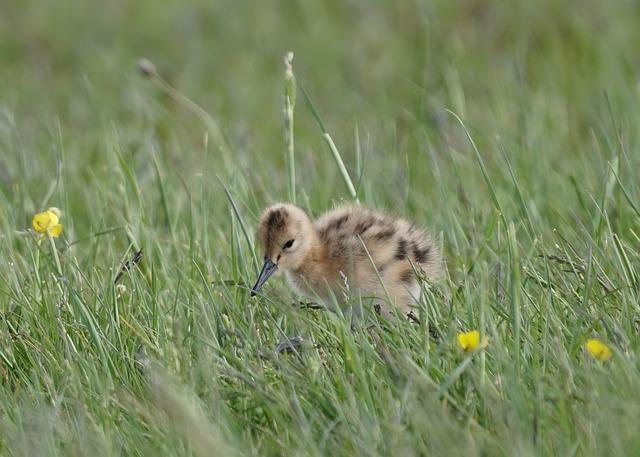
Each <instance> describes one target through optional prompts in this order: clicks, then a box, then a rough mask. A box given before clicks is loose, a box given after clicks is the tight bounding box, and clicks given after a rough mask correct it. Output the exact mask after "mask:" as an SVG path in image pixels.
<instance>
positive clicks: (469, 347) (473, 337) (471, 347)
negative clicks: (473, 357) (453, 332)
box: [458, 330, 489, 352]
mask: <svg viewBox="0 0 640 457" xmlns="http://www.w3.org/2000/svg"><path fill="white" fill-rule="evenodd" d="M458 344H459V345H460V347H461V348H462V349H463V350H464V351H465V352H472V351H475V350H476V349H478V348H485V347H487V346H488V345H489V338H487V337H486V336H485V337H483V338H482V341H480V332H479V331H477V330H473V331H471V332H461V333H458Z"/></svg>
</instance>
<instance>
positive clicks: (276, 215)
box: [265, 209, 287, 230]
mask: <svg viewBox="0 0 640 457" xmlns="http://www.w3.org/2000/svg"><path fill="white" fill-rule="evenodd" d="M286 219H287V212H286V211H285V210H283V209H274V210H272V211H271V212H270V213H269V215H268V216H267V219H266V222H265V223H266V226H267V228H268V229H269V230H281V229H282V228H283V227H284V224H285V222H286Z"/></svg>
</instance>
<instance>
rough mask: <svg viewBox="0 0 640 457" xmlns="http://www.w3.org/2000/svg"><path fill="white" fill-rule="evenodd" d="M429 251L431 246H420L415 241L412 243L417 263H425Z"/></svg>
mask: <svg viewBox="0 0 640 457" xmlns="http://www.w3.org/2000/svg"><path fill="white" fill-rule="evenodd" d="M430 252H431V246H427V247H424V248H421V247H420V246H418V244H417V243H414V244H413V256H414V258H415V259H416V262H418V263H426V262H427V260H428V259H429V253H430Z"/></svg>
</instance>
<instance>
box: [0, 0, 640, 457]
mask: <svg viewBox="0 0 640 457" xmlns="http://www.w3.org/2000/svg"><path fill="white" fill-rule="evenodd" d="M639 25H640V8H639V6H638V4H637V3H635V2H631V1H621V0H616V1H612V2H606V3H604V2H596V1H583V2H577V1H567V2H556V1H551V0H542V1H538V2H498V1H480V0H476V1H472V2H450V1H439V0H434V1H429V2H418V1H407V2H386V1H356V0H348V1H331V0H327V1H323V2H302V1H276V2H269V3H266V2H263V3H258V2H243V1H230V0H229V1H199V0H190V1H180V2H179V1H167V2H162V3H159V2H152V1H150V0H140V1H136V2H127V1H122V0H121V1H110V2H95V1H94V2H91V1H85V2H81V1H78V0H57V1H49V0H40V1H24V2H13V3H11V2H4V3H3V4H2V5H0V81H2V83H1V84H0V230H1V232H0V296H1V297H2V300H1V302H0V312H1V314H2V322H1V323H0V359H1V362H2V364H1V369H0V377H1V379H2V388H1V391H0V427H1V428H2V431H3V433H2V435H1V437H0V446H1V447H0V449H2V452H3V453H7V454H11V455H35V454H43V455H54V454H60V455H90V454H100V455H109V454H117V455H158V454H162V455H185V454H186V455H190V454H193V455H215V454H219V455H230V454H232V453H236V454H238V455H283V454H289V455H324V454H336V455H347V454H365V455H375V454H381V455H390V454H396V453H400V454H406V455H412V454H413V455H428V454H432V455H462V454H464V455H514V454H516V453H517V454H519V455H631V454H633V452H634V449H636V448H637V445H638V444H639V443H638V437H637V436H636V435H637V434H636V432H635V430H636V429H637V427H636V424H637V422H638V419H640V407H639V406H638V404H637V402H636V401H633V400H634V399H636V398H637V392H638V388H639V387H640V372H639V368H640V366H639V364H638V356H637V353H638V350H640V345H639V344H638V322H639V321H638V309H639V305H640V302H639V301H638V287H639V286H638V273H637V269H638V261H639V259H640V256H639V255H638V244H639V242H640V238H639V236H638V231H639V230H640V227H639V225H640V224H639V222H640V213H639V208H640V196H639V195H640V194H639V189H638V183H637V170H638V165H639V162H640V158H639V154H638V146H639V138H638V134H639V132H640V128H639V127H638V125H640V114H639V113H640V110H638V105H639V103H638V102H639V99H640V92H639V87H640V86H639V84H638V83H639V79H638V75H639V71H640V55H639V54H638V52H637V46H636V45H635V43H638V42H639V39H640V27H639ZM288 51H293V52H294V53H295V58H294V61H293V65H294V72H295V74H296V76H297V78H298V81H299V82H300V83H301V84H302V85H303V86H304V88H305V90H306V91H307V92H308V94H309V96H310V98H311V100H312V101H313V104H314V106H315V109H316V110H317V112H318V114H319V116H320V118H321V119H322V122H323V123H324V125H325V127H326V129H327V130H328V132H329V133H330V134H331V136H332V138H333V139H334V141H335V143H336V145H337V147H338V149H339V150H340V153H341V154H342V157H343V159H344V161H345V163H346V165H347V168H348V170H349V171H350V173H351V176H352V178H353V179H354V181H355V182H356V183H357V186H358V196H359V198H360V201H361V202H363V203H366V204H368V205H371V206H375V207H378V208H381V209H386V210H388V211H390V212H392V213H398V214H402V215H404V216H406V217H407V218H410V219H412V220H414V221H415V222H417V223H419V224H422V225H425V226H429V227H431V228H433V230H434V231H435V232H436V233H438V234H440V236H441V238H442V240H443V246H444V252H445V256H446V260H447V267H448V271H449V277H448V278H447V280H446V281H444V282H443V283H442V284H440V285H438V288H437V292H436V293H434V294H426V295H425V297H424V300H423V303H421V304H420V314H421V316H422V319H421V324H420V325H414V326H408V325H404V324H399V323H395V324H393V323H391V324H389V323H387V324H386V325H390V327H391V328H390V329H387V330H383V329H382V328H380V326H379V325H378V324H375V325H376V327H375V328H376V329H377V330H378V332H376V333H374V334H373V335H372V334H371V333H369V332H366V331H364V330H363V331H358V330H356V331H354V332H352V331H351V330H350V329H349V326H348V324H347V323H345V322H344V321H343V320H341V319H340V318H339V317H338V316H333V315H328V314H327V313H321V312H312V311H308V310H298V309H296V308H293V307H291V306H290V303H292V302H293V297H292V295H291V294H290V292H288V289H287V287H286V286H285V285H284V283H283V281H280V282H274V285H273V286H271V287H270V288H268V289H267V293H266V296H265V297H262V298H260V299H259V300H249V298H248V294H247V293H246V289H245V288H244V286H243V285H245V284H248V283H250V282H251V281H252V280H253V279H254V275H255V269H254V265H253V263H252V260H251V259H252V257H251V247H250V246H249V243H247V242H246V240H245V236H244V233H245V231H246V232H248V233H249V235H251V234H252V232H253V229H254V226H255V222H256V218H257V215H258V214H259V211H260V210H261V209H262V208H263V207H264V206H265V205H268V204H270V203H272V202H274V201H277V200H284V199H287V178H286V176H287V174H286V166H285V159H286V147H285V140H284V127H283V125H284V121H283V86H284V64H283V57H284V55H285V54H286V53H287V52H288ZM141 57H144V58H148V59H150V60H151V61H152V62H154V64H155V65H156V67H157V69H158V71H159V72H160V74H161V75H162V76H163V77H164V78H166V79H167V81H169V82H170V84H172V85H173V86H174V87H176V88H177V89H178V90H179V91H180V92H181V93H183V94H185V95H186V96H188V97H189V98H190V99H192V100H193V101H195V102H196V103H198V104H199V105H200V106H201V107H203V108H204V109H205V110H206V111H207V112H208V113H209V114H210V115H211V116H212V117H213V119H215V121H216V122H217V123H218V125H219V126H220V128H221V130H222V131H223V134H224V136H225V138H226V141H227V143H228V144H229V145H230V150H229V151H228V152H221V151H219V150H218V148H217V147H216V144H214V142H212V141H211V137H210V136H207V134H206V132H207V129H206V125H205V124H204V123H203V122H201V119H199V118H198V117H197V116H194V114H193V113H191V112H190V111H189V110H187V109H185V106H184V105H182V104H180V103H177V102H176V101H175V100H174V99H172V98H171V97H169V96H167V94H166V93H165V92H163V91H162V90H160V89H159V88H158V86H157V85H154V84H153V83H152V81H150V80H149V79H146V78H144V77H142V76H141V75H140V73H139V72H138V70H137V68H136V62H137V60H138V59H139V58H141ZM447 110H450V111H451V112H453V113H455V114H456V115H457V116H459V117H460V119H462V121H463V122H464V126H465V127H466V129H468V132H469V134H470V136H471V137H472V138H473V140H474V142H475V144H476V145H477V148H478V154H477V155H476V153H475V152H474V149H473V147H472V145H471V144H470V142H469V141H468V138H467V136H466V134H465V130H464V128H463V126H462V125H461V124H460V123H459V122H458V121H457V120H456V118H455V116H454V115H453V114H452V113H451V112H450V111H447ZM295 155H296V179H297V195H298V203H299V204H301V205H302V206H303V207H305V208H306V209H308V210H309V211H310V212H311V213H312V214H315V215H317V214H319V213H321V212H323V211H325V210H326V209H329V208H331V207H332V206H333V205H335V204H339V203H340V202H342V201H348V200H350V198H349V193H348V191H347V188H346V187H345V186H344V183H343V181H342V179H341V176H340V173H339V172H338V170H337V168H336V166H335V163H334V162H333V160H332V159H331V155H330V152H329V150H328V148H327V146H326V144H325V143H324V140H323V138H322V135H321V131H320V129H319V127H318V125H317V124H316V120H315V119H314V116H313V115H312V113H311V111H310V110H309V108H308V106H306V105H305V102H304V98H303V97H302V95H301V93H300V92H299V93H298V97H297V105H296V109H295ZM482 167H485V169H486V175H484V174H483V172H482ZM222 183H223V184H224V185H225V186H226V188H227V189H228V190H229V193H230V195H231V197H232V198H233V201H234V204H235V205H236V207H237V209H238V212H239V216H240V217H236V216H234V215H233V214H234V213H233V211H232V209H231V207H230V204H229V200H228V199H227V197H226V195H225V193H224V191H223V185H222ZM49 206H57V207H59V208H61V209H62V210H63V212H64V214H63V219H62V223H63V224H64V225H65V228H64V234H63V237H62V238H61V239H59V240H57V249H58V251H59V254H60V258H61V262H62V270H63V271H62V275H60V274H59V273H60V272H58V271H57V268H56V266H55V263H54V261H53V257H52V255H51V246H49V245H48V244H47V243H43V244H41V245H37V244H36V243H35V242H34V240H33V239H32V238H31V237H29V236H26V235H25V234H24V233H20V231H23V230H25V229H27V228H28V227H29V225H30V220H31V217H32V215H33V214H34V213H36V212H38V211H41V210H44V209H46V208H47V207H49ZM138 248H143V250H144V256H145V259H144V261H143V263H142V265H141V269H140V270H136V271H135V272H133V273H131V274H129V275H126V277H125V278H124V281H123V282H122V283H123V284H124V285H126V287H127V291H126V292H125V293H124V294H123V293H118V292H117V291H116V289H115V288H114V286H113V278H114V276H115V274H116V273H117V270H118V269H119V266H120V264H121V262H122V261H123V260H124V259H125V258H126V257H128V256H130V255H131V251H132V250H133V249H138ZM541 255H552V256H556V257H555V259H556V260H554V259H546V258H544V257H540V256H541ZM557 259H561V260H562V262H564V263H562V262H559V261H558V260H557ZM427 316H428V317H427ZM427 319H428V320H429V321H430V322H431V324H432V325H434V326H435V327H436V328H437V329H438V332H439V333H440V338H439V339H437V340H432V339H430V337H429V332H428V331H427V324H426V321H427ZM474 328H481V329H482V331H483V332H487V333H488V334H489V336H490V338H491V343H490V346H489V348H488V349H487V351H486V354H484V353H483V354H476V355H472V356H468V357H465V356H464V355H463V354H461V353H460V351H459V350H458V348H456V347H455V334H456V332H458V331H461V330H468V329H474ZM297 333H300V334H303V335H306V336H307V337H309V338H310V339H311V340H313V341H314V344H315V345H316V346H317V347H310V348H306V349H305V350H304V351H302V353H301V354H300V355H299V357H298V356H296V355H292V356H287V357H278V356H276V355H275V354H274V347H275V345H276V343H277V342H278V341H281V340H282V339H283V338H284V337H285V336H286V335H289V336H291V335H293V334H297ZM590 336H597V337H599V338H601V339H603V340H604V341H606V342H608V343H609V344H611V346H612V347H613V348H614V352H615V356H614V359H613V360H612V361H611V363H609V364H599V363H597V362H595V361H591V360H589V358H588V356H587V355H586V354H585V353H584V351H583V349H582V345H583V342H584V340H585V339H586V338H587V337H590ZM136 360H137V362H136ZM141 360H142V361H143V362H140V361H141ZM141 363H142V365H143V367H141V366H140V365H141Z"/></svg>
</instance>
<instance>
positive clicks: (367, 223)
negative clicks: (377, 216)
mask: <svg viewBox="0 0 640 457" xmlns="http://www.w3.org/2000/svg"><path fill="white" fill-rule="evenodd" d="M374 222H375V220H374V219H372V218H369V219H365V220H364V221H360V222H358V225H356V228H355V230H354V231H355V233H356V235H362V234H363V233H364V232H366V231H367V230H369V229H370V228H371V227H372V226H373V223H374Z"/></svg>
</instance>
